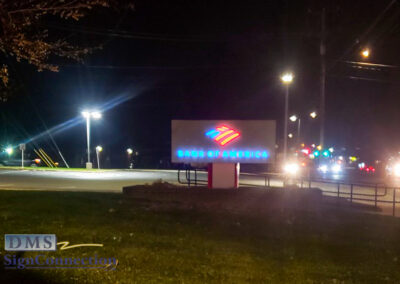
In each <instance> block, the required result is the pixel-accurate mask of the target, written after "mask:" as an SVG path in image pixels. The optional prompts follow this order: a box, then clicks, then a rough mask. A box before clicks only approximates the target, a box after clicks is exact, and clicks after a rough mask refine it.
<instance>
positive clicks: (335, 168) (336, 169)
mask: <svg viewBox="0 0 400 284" xmlns="http://www.w3.org/2000/svg"><path fill="white" fill-rule="evenodd" d="M341 171H342V167H341V166H340V165H333V166H332V172H333V173H335V174H337V173H340V172H341Z"/></svg>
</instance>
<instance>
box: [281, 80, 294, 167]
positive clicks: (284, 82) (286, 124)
mask: <svg viewBox="0 0 400 284" xmlns="http://www.w3.org/2000/svg"><path fill="white" fill-rule="evenodd" d="M281 80H282V83H283V84H284V85H286V92H285V121H284V124H285V125H284V127H283V161H284V162H286V154H287V138H288V134H287V129H288V113H289V85H290V84H291V83H292V82H293V74H292V73H285V74H283V75H282V77H281Z"/></svg>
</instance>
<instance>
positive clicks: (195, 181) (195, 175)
mask: <svg viewBox="0 0 400 284" xmlns="http://www.w3.org/2000/svg"><path fill="white" fill-rule="evenodd" d="M194 185H196V186H197V169H194Z"/></svg>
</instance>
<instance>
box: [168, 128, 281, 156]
mask: <svg viewBox="0 0 400 284" xmlns="http://www.w3.org/2000/svg"><path fill="white" fill-rule="evenodd" d="M171 146H172V147H171V151H172V152H171V156H172V162H174V163H193V162H199V163H203V162H206V163H272V162H273V160H274V158H273V157H274V149H275V121H270V120H221V121H219V120H173V121H172V145H171Z"/></svg>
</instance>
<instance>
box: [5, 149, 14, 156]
mask: <svg viewBox="0 0 400 284" xmlns="http://www.w3.org/2000/svg"><path fill="white" fill-rule="evenodd" d="M13 152H14V150H13V148H12V147H7V148H6V153H7V154H8V155H11V154H12V153H13Z"/></svg>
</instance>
